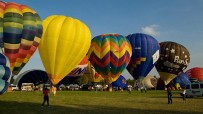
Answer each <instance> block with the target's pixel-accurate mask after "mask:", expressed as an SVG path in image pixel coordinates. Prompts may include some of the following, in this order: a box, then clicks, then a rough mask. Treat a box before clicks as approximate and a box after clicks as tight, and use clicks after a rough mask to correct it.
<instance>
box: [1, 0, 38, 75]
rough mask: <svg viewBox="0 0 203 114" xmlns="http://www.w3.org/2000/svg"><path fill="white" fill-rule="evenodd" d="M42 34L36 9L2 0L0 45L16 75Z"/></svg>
mask: <svg viewBox="0 0 203 114" xmlns="http://www.w3.org/2000/svg"><path fill="white" fill-rule="evenodd" d="M41 35H42V22H41V19H40V17H39V15H38V14H37V13H36V12H35V11H34V10H32V9H30V8H29V7H27V6H25V5H22V4H17V3H14V2H8V3H5V2H2V1H1V2H0V46H1V48H4V50H5V51H4V53H5V55H6V56H7V57H8V58H9V60H10V68H11V71H12V73H13V74H14V75H16V74H18V73H19V72H20V70H21V69H22V68H23V67H24V65H25V64H26V63H27V62H28V61H29V59H30V57H31V56H32V55H33V53H34V52H35V50H36V49H37V46H38V45H39V42H40V38H41Z"/></svg>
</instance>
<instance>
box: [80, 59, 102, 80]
mask: <svg viewBox="0 0 203 114" xmlns="http://www.w3.org/2000/svg"><path fill="white" fill-rule="evenodd" d="M84 76H85V77H87V78H88V81H89V82H91V83H97V82H100V81H101V80H102V79H103V78H102V76H101V75H100V74H99V73H97V72H96V71H95V69H94V67H93V66H92V65H91V63H90V62H88V66H87V70H86V72H85V73H84Z"/></svg>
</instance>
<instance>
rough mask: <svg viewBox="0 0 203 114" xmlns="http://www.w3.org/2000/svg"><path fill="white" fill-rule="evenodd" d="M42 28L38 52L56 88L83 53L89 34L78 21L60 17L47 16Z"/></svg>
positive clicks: (86, 47) (86, 46)
mask: <svg viewBox="0 0 203 114" xmlns="http://www.w3.org/2000/svg"><path fill="white" fill-rule="evenodd" d="M42 25H43V31H44V33H43V34H42V39H41V43H40V45H39V53H40V57H41V60H42V63H43V65H44V67H45V70H46V72H47V74H48V76H49V78H50V80H51V82H52V84H53V85H56V84H57V83H58V82H59V81H60V80H62V79H63V78H64V77H65V76H66V75H67V74H68V73H70V72H71V71H72V70H73V69H74V68H75V67H76V66H77V65H78V64H79V63H80V61H81V60H82V59H83V58H84V57H85V55H86V54H87V52H88V50H89V47H90V43H91V32H90V30H89V28H88V27H87V26H86V25H85V24H84V23H83V22H81V21H80V20H78V19H74V18H71V17H66V16H63V15H52V16H49V17H47V18H46V19H45V20H44V21H43V23H42Z"/></svg>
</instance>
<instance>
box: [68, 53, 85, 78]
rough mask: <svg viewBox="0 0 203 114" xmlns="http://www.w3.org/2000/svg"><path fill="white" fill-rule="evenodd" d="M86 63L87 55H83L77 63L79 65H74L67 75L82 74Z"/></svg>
mask: <svg viewBox="0 0 203 114" xmlns="http://www.w3.org/2000/svg"><path fill="white" fill-rule="evenodd" d="M87 65H88V57H87V56H85V57H84V58H83V60H82V61H81V62H80V63H79V65H77V66H76V68H74V69H73V70H72V71H71V72H70V73H69V74H68V76H82V75H83V74H84V73H85V71H86V68H87Z"/></svg>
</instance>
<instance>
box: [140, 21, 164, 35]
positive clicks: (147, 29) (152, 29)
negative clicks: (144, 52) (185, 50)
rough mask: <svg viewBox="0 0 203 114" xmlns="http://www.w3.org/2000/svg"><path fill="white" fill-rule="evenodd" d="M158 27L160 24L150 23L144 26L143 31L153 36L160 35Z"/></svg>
mask: <svg viewBox="0 0 203 114" xmlns="http://www.w3.org/2000/svg"><path fill="white" fill-rule="evenodd" d="M157 27H158V25H155V24H154V25H149V26H145V27H142V32H144V33H145V34H148V35H152V36H159V35H160V33H159V32H158V31H157Z"/></svg>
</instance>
